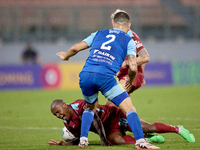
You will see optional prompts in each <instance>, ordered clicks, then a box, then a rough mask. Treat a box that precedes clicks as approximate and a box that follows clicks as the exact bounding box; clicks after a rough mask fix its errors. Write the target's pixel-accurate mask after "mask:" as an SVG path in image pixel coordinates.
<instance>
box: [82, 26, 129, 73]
mask: <svg viewBox="0 0 200 150" xmlns="http://www.w3.org/2000/svg"><path fill="white" fill-rule="evenodd" d="M130 40H131V38H130V37H129V36H128V34H126V33H125V32H123V31H122V30H119V29H111V30H102V31H98V32H97V33H96V35H95V37H94V39H93V43H92V45H91V50H90V55H89V57H88V59H87V61H86V63H85V66H84V68H83V70H82V71H89V72H98V73H102V74H106V75H112V76H113V75H116V73H117V72H118V71H119V69H120V67H121V64H122V62H123V60H124V58H125V57H126V55H127V49H128V44H129V42H130Z"/></svg>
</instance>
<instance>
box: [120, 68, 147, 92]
mask: <svg viewBox="0 0 200 150" xmlns="http://www.w3.org/2000/svg"><path fill="white" fill-rule="evenodd" d="M117 77H118V78H119V81H120V80H125V79H126V78H128V74H126V75H125V74H118V76H117ZM143 79H144V74H143V72H140V71H138V72H137V75H136V77H135V79H134V80H133V86H132V88H131V90H130V91H129V92H128V94H130V93H132V92H133V91H135V90H137V89H138V88H140V87H141V86H142V83H143Z"/></svg>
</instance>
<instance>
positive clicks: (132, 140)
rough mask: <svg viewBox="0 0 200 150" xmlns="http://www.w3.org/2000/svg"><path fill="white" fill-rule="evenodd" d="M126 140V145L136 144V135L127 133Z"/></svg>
mask: <svg viewBox="0 0 200 150" xmlns="http://www.w3.org/2000/svg"><path fill="white" fill-rule="evenodd" d="M124 140H125V145H128V144H135V137H133V136H130V135H125V136H124Z"/></svg>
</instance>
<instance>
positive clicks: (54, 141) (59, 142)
mask: <svg viewBox="0 0 200 150" xmlns="http://www.w3.org/2000/svg"><path fill="white" fill-rule="evenodd" d="M51 141H52V142H49V145H54V146H56V145H65V142H64V141H62V140H60V141H56V140H53V139H51Z"/></svg>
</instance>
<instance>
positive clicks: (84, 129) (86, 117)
mask: <svg viewBox="0 0 200 150" xmlns="http://www.w3.org/2000/svg"><path fill="white" fill-rule="evenodd" d="M93 118H94V111H93V110H91V109H86V110H85V111H84V112H83V115H82V122H81V136H80V137H87V138H88V132H89V130H90V126H91V124H92V121H93Z"/></svg>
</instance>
